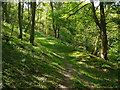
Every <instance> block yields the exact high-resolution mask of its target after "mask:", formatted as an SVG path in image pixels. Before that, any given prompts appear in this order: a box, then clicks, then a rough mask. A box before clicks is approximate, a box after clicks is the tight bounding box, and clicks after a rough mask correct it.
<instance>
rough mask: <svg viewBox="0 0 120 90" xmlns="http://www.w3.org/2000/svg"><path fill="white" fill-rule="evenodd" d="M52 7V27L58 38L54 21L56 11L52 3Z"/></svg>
mask: <svg viewBox="0 0 120 90" xmlns="http://www.w3.org/2000/svg"><path fill="white" fill-rule="evenodd" d="M50 6H51V10H52V27H53V30H54V35H55V38H56V37H57V31H56V27H55V20H54V15H53V13H54V9H53V4H52V2H50Z"/></svg>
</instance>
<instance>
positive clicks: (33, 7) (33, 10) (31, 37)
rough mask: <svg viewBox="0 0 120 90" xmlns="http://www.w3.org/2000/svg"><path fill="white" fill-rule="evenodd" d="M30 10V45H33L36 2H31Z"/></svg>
mask: <svg viewBox="0 0 120 90" xmlns="http://www.w3.org/2000/svg"><path fill="white" fill-rule="evenodd" d="M31 10H32V17H31V19H32V27H31V35H30V43H32V44H34V29H35V11H36V2H31Z"/></svg>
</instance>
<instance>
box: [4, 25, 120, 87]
mask: <svg viewBox="0 0 120 90" xmlns="http://www.w3.org/2000/svg"><path fill="white" fill-rule="evenodd" d="M4 28H5V29H6V30H3V31H5V32H3V33H7V34H9V27H4V25H3V29H4ZM2 55H3V62H2V64H3V65H2V66H3V87H11V88H47V89H49V88H51V89H59V88H66V89H70V88H74V89H78V88H118V86H119V85H118V83H117V81H118V67H117V65H116V64H113V63H110V62H107V61H105V60H103V59H101V58H99V57H96V56H94V55H91V54H87V53H86V52H85V51H84V50H79V49H78V48H76V47H74V46H72V45H69V44H68V43H66V42H63V41H61V40H58V39H55V38H53V37H50V36H47V35H44V34H42V33H35V42H34V45H32V44H30V43H29V35H26V34H24V37H23V39H22V40H20V39H18V38H17V34H16V33H13V38H12V39H11V40H10V41H9V42H6V41H5V40H3V42H2Z"/></svg>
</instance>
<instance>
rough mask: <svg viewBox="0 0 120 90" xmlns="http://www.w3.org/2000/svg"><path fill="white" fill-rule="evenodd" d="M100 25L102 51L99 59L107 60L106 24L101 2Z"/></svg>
mask: <svg viewBox="0 0 120 90" xmlns="http://www.w3.org/2000/svg"><path fill="white" fill-rule="evenodd" d="M100 16H101V18H100V25H101V40H102V49H101V58H103V59H105V60H107V59H108V58H107V45H108V41H107V34H106V23H105V13H104V5H103V2H100Z"/></svg>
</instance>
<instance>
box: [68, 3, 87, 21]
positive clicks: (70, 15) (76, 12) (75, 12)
mask: <svg viewBox="0 0 120 90" xmlns="http://www.w3.org/2000/svg"><path fill="white" fill-rule="evenodd" d="M88 4H89V3H87V4H85V5H84V6H82V7H80V8H79V9H78V10H76V11H75V12H74V13H72V14H69V16H68V17H67V18H66V19H68V18H69V17H70V16H72V15H74V14H76V13H77V12H78V11H79V10H80V9H82V8H83V7H85V6H87V5H88Z"/></svg>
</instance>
